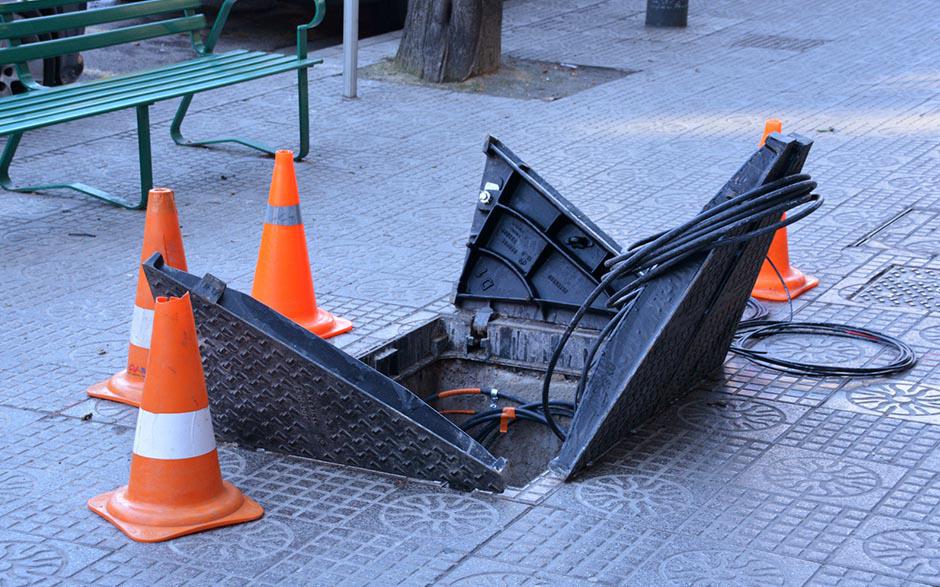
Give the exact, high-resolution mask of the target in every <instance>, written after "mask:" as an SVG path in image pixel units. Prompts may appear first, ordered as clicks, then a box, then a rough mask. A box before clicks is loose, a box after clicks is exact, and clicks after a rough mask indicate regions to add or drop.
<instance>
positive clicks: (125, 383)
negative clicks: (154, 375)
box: [88, 188, 186, 407]
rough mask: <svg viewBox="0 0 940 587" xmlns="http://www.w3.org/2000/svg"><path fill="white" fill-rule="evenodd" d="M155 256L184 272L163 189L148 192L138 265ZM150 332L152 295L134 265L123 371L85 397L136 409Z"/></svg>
mask: <svg viewBox="0 0 940 587" xmlns="http://www.w3.org/2000/svg"><path fill="white" fill-rule="evenodd" d="M155 252H159V253H160V254H161V255H163V258H164V259H165V260H166V263H167V265H170V266H171V267H175V268H176V269H181V270H183V271H186V253H185V252H184V251H183V235H182V234H180V223H179V217H178V216H177V214H176V201H175V200H174V198H173V190H170V189H167V188H153V189H152V190H150V195H149V196H148V201H147V216H146V219H145V221H144V246H143V247H142V248H141V251H140V262H141V263H143V262H144V261H146V260H147V259H148V258H149V257H150V256H151V255H152V254H154V253H155ZM152 328H153V295H152V294H151V293H150V287H149V286H148V285H147V278H146V277H145V276H144V270H143V268H141V267H140V266H139V265H138V267H137V295H136V297H135V298H134V314H133V316H132V317H131V337H130V344H129V345H128V350H127V368H126V369H124V370H122V371H120V372H118V373H116V374H114V375H113V376H111V378H110V379H107V380H105V381H101V382H99V383H96V384H94V385H92V386H91V387H89V388H88V395H90V396H91V397H96V398H99V399H107V400H111V401H115V402H121V403H123V404H128V405H131V406H134V407H137V406H139V405H140V398H141V396H142V395H143V392H144V376H145V375H146V374H147V358H148V355H149V354H150V333H151V330H152Z"/></svg>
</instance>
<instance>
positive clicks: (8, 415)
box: [0, 407, 44, 432]
mask: <svg viewBox="0 0 940 587" xmlns="http://www.w3.org/2000/svg"><path fill="white" fill-rule="evenodd" d="M43 416H44V414H42V413H41V412H34V411H31V410H18V409H16V408H4V407H0V430H3V431H4V432H12V431H14V430H16V429H17V428H20V427H22V426H25V425H27V424H30V423H32V422H35V421H36V420H38V419H40V418H42V417H43Z"/></svg>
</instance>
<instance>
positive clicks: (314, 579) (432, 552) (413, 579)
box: [258, 528, 466, 586]
mask: <svg viewBox="0 0 940 587" xmlns="http://www.w3.org/2000/svg"><path fill="white" fill-rule="evenodd" d="M465 554H466V553H465V552H462V551H460V550H456V549H454V548H452V547H450V546H449V545H448V544H445V543H442V542H440V541H434V540H431V541H429V540H427V539H426V538H424V537H410V538H405V539H402V538H393V537H390V536H386V535H382V534H374V533H371V532H366V531H362V530H352V529H346V528H333V529H331V530H329V531H327V532H325V533H323V534H321V535H320V536H318V537H317V538H315V539H313V540H312V541H310V542H308V543H306V544H304V545H302V546H299V547H296V548H294V549H292V550H291V552H290V554H288V555H287V556H286V557H285V558H284V559H283V560H282V561H280V562H278V563H276V564H274V565H273V566H272V567H271V568H270V569H268V570H266V571H265V572H263V573H262V574H261V575H260V576H259V577H258V580H259V581H261V582H263V583H266V584H271V585H324V586H332V585H349V586H354V585H376V586H379V585H432V584H435V583H437V580H438V578H439V577H440V576H441V575H442V574H443V573H444V572H446V571H447V570H448V569H450V568H451V567H453V566H454V565H455V564H457V562H458V561H459V560H460V559H461V558H462V557H463V556H464V555H465Z"/></svg>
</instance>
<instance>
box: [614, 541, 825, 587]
mask: <svg viewBox="0 0 940 587" xmlns="http://www.w3.org/2000/svg"><path fill="white" fill-rule="evenodd" d="M816 568H817V565H815V564H813V563H810V562H807V561H804V560H799V559H795V558H788V557H782V556H778V555H774V554H770V553H766V552H759V551H754V550H749V549H742V548H735V547H733V546H729V545H727V544H715V543H712V542H706V541H700V540H695V539H690V538H687V537H685V536H675V537H673V538H672V539H671V540H670V541H669V542H668V543H667V544H666V545H665V546H664V547H663V548H662V549H660V550H659V551H658V552H657V553H656V554H655V556H653V557H652V558H651V559H650V560H648V561H647V562H646V563H645V564H644V565H643V566H642V567H641V568H640V569H639V570H638V571H637V572H635V573H634V574H633V575H632V576H631V577H630V579H629V580H628V581H626V582H624V583H622V584H624V585H636V586H641V585H664V586H665V585H673V586H675V587H679V586H681V585H742V586H744V585H750V586H753V587H765V586H769V585H781V586H783V585H803V584H805V582H806V580H807V578H808V577H809V576H810V575H811V574H812V573H813V572H814V571H815V570H816Z"/></svg>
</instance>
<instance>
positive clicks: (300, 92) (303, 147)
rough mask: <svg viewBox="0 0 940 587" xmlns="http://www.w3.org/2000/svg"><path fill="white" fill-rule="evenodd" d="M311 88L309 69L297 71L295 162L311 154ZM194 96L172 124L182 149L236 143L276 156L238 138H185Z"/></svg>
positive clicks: (185, 101) (185, 99)
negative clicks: (183, 129) (308, 80)
mask: <svg viewBox="0 0 940 587" xmlns="http://www.w3.org/2000/svg"><path fill="white" fill-rule="evenodd" d="M309 93H310V91H309V88H308V86H307V68H306V67H304V68H301V69H298V70H297V99H298V107H299V110H300V112H299V114H300V120H299V122H300V150H299V151H298V152H297V153H295V155H294V160H295V161H300V160H302V159H303V158H304V157H306V156H307V153H309V152H310V98H309ZM192 101H193V94H190V95H188V96H184V97H183V100H182V101H181V102H180V105H179V108H177V109H176V115H175V116H174V117H173V123H172V124H170V136H171V137H172V138H173V142H174V143H176V144H177V145H180V146H182V147H208V146H209V145H218V144H220V143H236V144H239V145H243V146H245V147H249V148H251V149H255V150H257V151H261V152H262V153H267V154H268V155H274V153H275V152H276V149H274V148H272V147H269V146H267V145H263V144H261V143H256V142H254V141H249V140H247V139H240V138H236V137H224V138H219V139H208V140H205V141H190V140H188V139H186V137H184V136H183V131H182V126H183V119H184V118H186V113H187V112H188V111H189V106H190V104H192Z"/></svg>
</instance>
